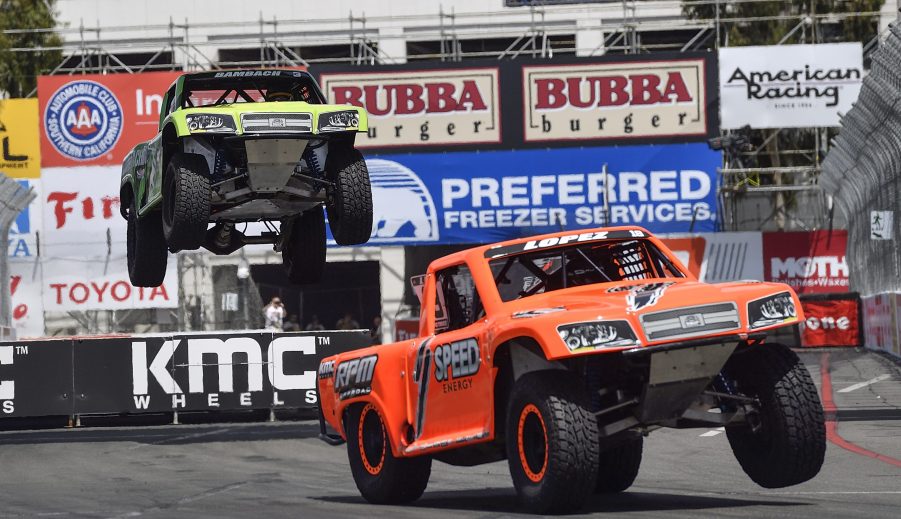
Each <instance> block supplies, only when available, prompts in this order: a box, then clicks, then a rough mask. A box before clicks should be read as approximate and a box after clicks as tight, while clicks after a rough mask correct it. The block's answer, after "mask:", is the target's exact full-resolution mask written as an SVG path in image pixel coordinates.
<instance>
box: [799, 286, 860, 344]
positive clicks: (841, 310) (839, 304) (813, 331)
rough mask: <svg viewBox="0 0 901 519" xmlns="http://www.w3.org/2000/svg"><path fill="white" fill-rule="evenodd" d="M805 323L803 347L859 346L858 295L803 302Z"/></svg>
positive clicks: (842, 295) (808, 298) (836, 296)
mask: <svg viewBox="0 0 901 519" xmlns="http://www.w3.org/2000/svg"><path fill="white" fill-rule="evenodd" d="M801 308H803V310H804V322H803V323H802V326H801V345H802V346H804V347H811V348H813V347H821V346H860V345H861V333H860V331H861V330H860V323H859V319H858V316H859V314H860V301H859V300H858V297H857V294H830V295H827V296H819V297H810V296H808V297H805V298H803V299H801Z"/></svg>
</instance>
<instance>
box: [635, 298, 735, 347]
mask: <svg viewBox="0 0 901 519" xmlns="http://www.w3.org/2000/svg"><path fill="white" fill-rule="evenodd" d="M640 320H641V326H642V328H643V329H644V333H645V335H646V336H647V338H648V340H651V341H658V340H662V339H680V338H683V337H703V336H705V335H711V334H714V333H719V332H723V331H728V330H735V329H738V328H739V327H740V325H741V323H740V322H739V318H738V308H737V307H736V305H735V303H731V302H730V303H717V304H712V305H705V306H690V307H686V308H677V309H675V310H665V311H663V312H654V313H650V314H644V315H642V316H641V317H640Z"/></svg>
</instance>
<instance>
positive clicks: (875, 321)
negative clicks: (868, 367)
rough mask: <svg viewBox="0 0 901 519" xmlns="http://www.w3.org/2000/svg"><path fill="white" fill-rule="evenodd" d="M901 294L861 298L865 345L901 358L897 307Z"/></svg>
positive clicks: (883, 294)
mask: <svg viewBox="0 0 901 519" xmlns="http://www.w3.org/2000/svg"><path fill="white" fill-rule="evenodd" d="M899 299H901V294H897V293H895V292H884V293H882V294H874V295H871V296H864V297H861V298H860V302H861V305H862V306H863V310H862V312H861V313H862V315H863V330H864V344H865V345H866V347H867V348H870V349H874V350H879V351H884V352H886V353H891V354H894V355H896V356H901V349H899V340H898V338H899V332H901V330H898V328H897V326H898V315H897V307H898V303H899V302H901V301H899Z"/></svg>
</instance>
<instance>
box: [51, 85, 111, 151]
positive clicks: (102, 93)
mask: <svg viewBox="0 0 901 519" xmlns="http://www.w3.org/2000/svg"><path fill="white" fill-rule="evenodd" d="M44 130H45V132H46V133H47V139H48V140H49V141H50V143H51V144H52V145H53V147H54V148H56V150H57V151H58V152H60V153H61V154H63V155H64V156H66V157H68V158H71V159H74V160H91V159H96V158H97V157H100V156H101V155H103V154H105V153H107V152H108V151H110V150H111V149H112V148H113V146H115V145H116V143H117V142H118V141H119V137H120V136H121V134H122V105H121V104H120V103H119V100H118V99H116V96H115V95H113V93H112V92H110V91H109V90H108V89H107V88H106V87H105V86H103V85H101V84H100V83H96V82H94V81H73V82H71V83H67V84H65V85H63V86H62V87H60V89H59V90H57V91H56V92H55V93H54V94H53V96H51V98H50V101H49V102H48V103H47V108H46V109H45V111H44Z"/></svg>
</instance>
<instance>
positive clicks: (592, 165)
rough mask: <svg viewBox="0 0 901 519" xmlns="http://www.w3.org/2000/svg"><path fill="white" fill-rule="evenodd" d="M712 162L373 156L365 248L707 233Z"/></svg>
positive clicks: (633, 156) (629, 152)
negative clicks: (638, 232)
mask: <svg viewBox="0 0 901 519" xmlns="http://www.w3.org/2000/svg"><path fill="white" fill-rule="evenodd" d="M721 160H722V159H721V156H720V154H719V153H717V152H714V151H711V150H710V148H708V147H707V145H706V144H704V143H691V144H670V145H656V146H653V145H645V146H621V147H616V148H612V147H605V148H600V147H599V148H578V149H543V150H517V151H484V152H458V153H420V154H395V155H382V156H373V157H369V158H367V159H366V163H367V165H368V166H369V176H370V178H371V180H372V199H373V219H374V225H373V234H372V238H371V239H370V240H369V242H368V243H369V244H370V245H407V244H408V245H416V244H439V243H448V244H449V243H488V242H493V241H500V240H505V239H511V238H516V237H521V236H528V235H531V234H538V233H542V232H552V231H560V230H569V229H584V228H588V227H599V226H603V225H641V226H644V227H646V228H647V229H648V230H650V231H651V232H687V231H689V230H692V231H694V232H703V231H714V230H716V168H717V167H718V166H719V165H720V164H721ZM604 164H606V165H607V168H606V171H605V170H604Z"/></svg>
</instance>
